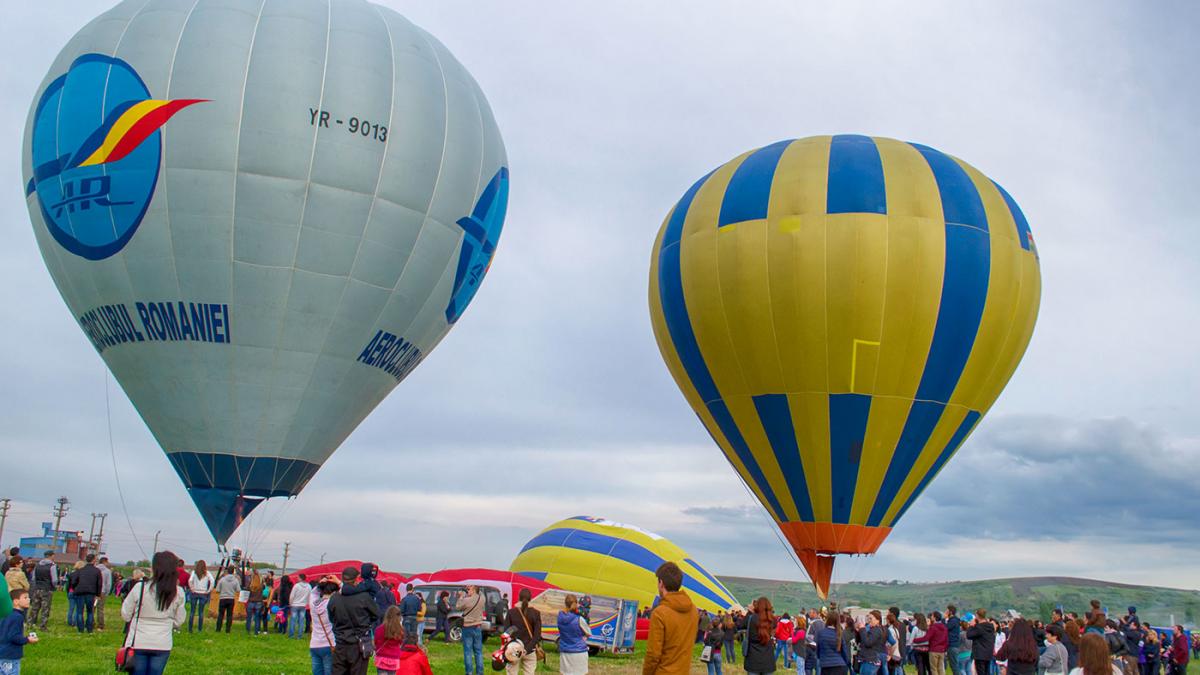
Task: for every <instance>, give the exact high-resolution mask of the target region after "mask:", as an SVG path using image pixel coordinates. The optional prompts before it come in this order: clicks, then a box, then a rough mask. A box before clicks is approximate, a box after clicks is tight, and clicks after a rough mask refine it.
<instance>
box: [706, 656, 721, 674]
mask: <svg viewBox="0 0 1200 675" xmlns="http://www.w3.org/2000/svg"><path fill="white" fill-rule="evenodd" d="M708 675H721V655H720V654H713V655H712V658H711V659H709V660H708Z"/></svg>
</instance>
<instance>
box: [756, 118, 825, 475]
mask: <svg viewBox="0 0 1200 675" xmlns="http://www.w3.org/2000/svg"><path fill="white" fill-rule="evenodd" d="M829 142H830V137H829V136H819V137H816V138H806V139H804V140H800V141H796V142H794V143H792V144H791V145H790V146H788V148H787V149H786V150H785V151H784V152H783V155H782V156H781V157H780V158H779V164H778V166H777V167H776V169H775V179H774V181H773V182H772V184H771V198H770V201H769V202H768V211H767V220H768V222H769V223H770V229H769V231H768V238H767V244H766V245H767V247H768V250H767V259H766V263H767V268H768V272H769V275H770V292H771V309H772V313H773V316H774V321H775V338H776V340H777V341H778V345H779V347H780V349H779V351H780V352H781V353H780V363H781V364H782V366H783V379H784V385H785V389H784V390H783V391H787V392H789V393H795V392H825V391H827V390H828V385H829V381H828V380H829V372H828V366H827V363H826V358H825V339H826V338H825V196H826V191H827V187H826V180H825V176H826V175H827V174H828V173H829ZM764 393H765V392H764ZM773 393H779V392H773ZM797 429H799V427H797ZM826 447H828V442H827V443H826ZM802 449H803V446H802ZM804 469H805V471H806V472H807V471H808V470H809V467H808V465H807V464H806V465H805V467H804Z"/></svg>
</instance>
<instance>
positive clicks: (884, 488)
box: [867, 401, 946, 526]
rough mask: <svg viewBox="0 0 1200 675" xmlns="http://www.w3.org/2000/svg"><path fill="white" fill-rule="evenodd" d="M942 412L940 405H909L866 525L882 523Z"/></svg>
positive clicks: (942, 405) (942, 408) (924, 402)
mask: <svg viewBox="0 0 1200 675" xmlns="http://www.w3.org/2000/svg"><path fill="white" fill-rule="evenodd" d="M945 409H946V406H945V404H943V403H934V402H932V401H914V402H913V404H912V408H910V409H909V411H908V419H907V420H906V421H905V422H904V430H903V431H901V432H900V440H899V441H897V442H896V450H895V451H894V452H893V453H892V459H891V462H890V463H889V464H888V468H887V474H885V475H884V477H883V483H882V484H881V485H880V487H879V495H878V496H877V497H876V498H875V505H874V506H873V507H872V508H871V516H870V518H869V519H868V520H867V524H868V525H872V526H875V525H879V522H880V521H881V520H883V516H884V514H886V513H887V510H888V508H889V507H890V506H891V505H892V500H893V499H895V496H896V493H897V492H899V491H900V488H901V487H902V486H903V485H904V479H905V478H907V477H908V474H909V472H910V471H911V470H912V466H913V464H915V463H916V461H917V458H918V457H920V456H921V451H922V450H924V449H925V444H926V443H928V442H929V437H930V436H931V435H933V429H934V427H936V426H937V423H938V420H939V419H941V418H942V411H943V410H945Z"/></svg>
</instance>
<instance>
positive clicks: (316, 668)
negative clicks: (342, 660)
mask: <svg viewBox="0 0 1200 675" xmlns="http://www.w3.org/2000/svg"><path fill="white" fill-rule="evenodd" d="M308 654H309V656H311V657H312V675H332V673H333V647H311V648H309V650H308Z"/></svg>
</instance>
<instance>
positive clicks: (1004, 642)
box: [695, 597, 1200, 675]
mask: <svg viewBox="0 0 1200 675" xmlns="http://www.w3.org/2000/svg"><path fill="white" fill-rule="evenodd" d="M698 625H699V630H698V632H697V635H696V637H695V640H696V641H697V642H702V643H703V645H704V651H703V652H702V653H703V656H702V658H703V660H704V661H706V662H707V668H708V672H709V674H710V675H712V674H714V673H715V674H717V675H720V673H721V672H722V663H729V664H732V663H737V662H738V656H739V654H740V656H741V659H742V664H743V667H744V668H745V670H746V672H747V673H774V672H776V671H778V670H780V669H781V668H782V669H784V670H787V669H791V668H795V669H796V672H797V673H798V674H799V673H802V672H803V673H804V674H805V675H816V674H821V673H823V674H824V675H847V674H848V673H855V674H856V675H900V674H901V673H903V672H904V670H905V668H906V667H911V668H912V669H913V670H914V671H915V672H916V674H917V675H945V674H946V673H947V671H949V673H950V674H951V675H1186V672H1187V665H1188V662H1189V660H1190V659H1191V658H1193V657H1196V658H1200V640H1191V641H1190V644H1189V638H1188V635H1187V634H1186V633H1185V631H1184V629H1183V626H1180V625H1176V626H1171V627H1152V626H1150V625H1149V624H1146V623H1144V622H1143V621H1142V620H1141V619H1140V618H1139V617H1138V615H1137V609H1136V608H1135V607H1129V608H1128V612H1127V613H1126V614H1125V615H1124V616H1121V617H1119V618H1115V619H1114V618H1109V616H1108V615H1107V613H1106V612H1105V611H1104V609H1102V608H1101V604H1100V602H1099V601H1097V600H1093V601H1092V602H1091V606H1090V607H1089V608H1088V610H1087V611H1085V612H1084V613H1083V614H1082V615H1080V614H1078V613H1076V612H1064V611H1063V610H1061V609H1056V610H1054V612H1053V614H1052V616H1051V618H1050V621H1049V622H1043V621H1041V620H1038V619H1026V618H1023V617H1020V616H1006V617H1005V618H1002V619H997V618H994V617H989V616H988V612H987V610H986V609H978V610H975V611H974V612H967V613H965V614H963V615H961V616H960V615H959V613H958V609H957V608H956V607H955V606H954V605H950V606H948V607H946V608H945V610H944V612H943V611H942V610H933V611H929V612H915V613H912V614H911V615H910V614H908V613H902V612H901V611H900V609H899V608H898V607H891V608H889V609H888V610H887V612H886V613H885V612H882V611H880V610H870V611H865V612H863V613H861V614H859V615H857V616H855V615H852V614H851V613H850V612H847V611H839V610H838V609H837V608H836V606H832V607H826V608H821V609H815V608H814V609H805V610H802V611H800V612H798V613H797V614H796V615H795V616H792V615H790V614H789V613H786V612H785V613H783V614H782V615H781V616H776V614H775V609H774V607H773V606H772V604H771V601H770V600H769V599H767V598H765V597H764V598H759V599H758V600H756V601H755V602H754V603H753V604H752V605H751V607H750V609H749V611H747V612H731V613H728V614H726V613H719V614H717V615H715V616H711V615H705V614H703V613H702V614H701V616H699V618H698ZM739 645H740V646H739ZM1189 652H1190V654H1189Z"/></svg>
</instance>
